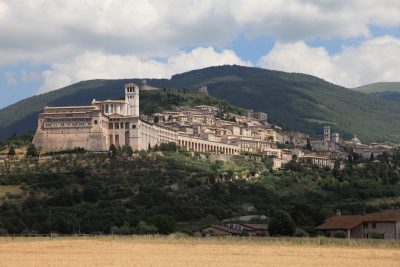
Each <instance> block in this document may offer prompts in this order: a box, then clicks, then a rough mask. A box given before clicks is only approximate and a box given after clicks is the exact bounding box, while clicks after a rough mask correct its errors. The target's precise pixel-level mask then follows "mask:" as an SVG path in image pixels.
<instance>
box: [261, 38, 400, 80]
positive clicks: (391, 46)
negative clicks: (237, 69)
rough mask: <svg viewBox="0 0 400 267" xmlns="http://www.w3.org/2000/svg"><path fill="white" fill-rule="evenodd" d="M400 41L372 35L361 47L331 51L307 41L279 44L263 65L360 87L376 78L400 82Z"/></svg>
mask: <svg viewBox="0 0 400 267" xmlns="http://www.w3.org/2000/svg"><path fill="white" fill-rule="evenodd" d="M399 53H400V40H399V39H396V38H394V37H392V36H382V37H377V38H371V39H369V40H367V41H365V42H363V43H361V44H359V45H357V46H349V47H344V48H343V50H342V51H341V52H340V53H337V54H332V55H331V54H329V53H328V52H327V51H326V49H325V48H323V47H310V46H308V45H307V44H306V43H305V42H303V41H299V42H294V43H279V42H278V43H276V44H275V46H274V47H273V48H272V50H271V51H270V52H269V53H268V54H267V55H265V56H263V57H262V58H261V59H260V61H259V63H258V64H259V66H261V67H265V68H271V69H277V70H283V71H288V72H302V73H308V74H312V75H316V76H318V77H321V78H323V79H325V80H328V81H330V82H334V83H336V84H340V85H343V86H347V87H356V86H360V85H364V84H368V83H373V82H376V81H398V80H399V77H400V58H399V57H397V56H396V55H399Z"/></svg>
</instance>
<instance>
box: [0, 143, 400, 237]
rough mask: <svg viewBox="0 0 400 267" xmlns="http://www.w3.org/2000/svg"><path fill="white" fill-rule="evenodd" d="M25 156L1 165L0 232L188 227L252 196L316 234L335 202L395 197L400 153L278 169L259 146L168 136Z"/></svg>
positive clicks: (371, 202) (340, 205) (347, 207)
mask: <svg viewBox="0 0 400 267" xmlns="http://www.w3.org/2000/svg"><path fill="white" fill-rule="evenodd" d="M23 140H24V139H23V138H22V140H20V142H23ZM3 145H5V147H4V149H7V147H10V146H8V145H6V144H3ZM28 151H29V150H28ZM30 151H31V152H30V153H32V150H30ZM32 155H33V156H29V157H24V158H21V159H20V160H8V161H5V162H3V163H2V164H1V165H0V166H1V169H0V232H1V233H12V234H15V233H49V232H57V233H68V234H70V233H104V234H108V233H115V234H132V233H135V234H145V233H161V234H167V233H171V232H176V231H180V232H186V233H192V232H193V231H195V230H197V229H199V228H200V227H202V226H205V225H207V224H211V223H218V222H219V221H220V220H223V219H228V218H233V217H237V216H241V215H246V214H248V212H246V211H244V210H243V209H242V208H241V205H242V204H244V203H252V204H254V206H255V208H256V211H255V212H254V213H255V214H264V215H267V216H269V217H270V218H271V219H273V218H274V216H278V215H277V214H282V213H285V214H288V215H289V217H290V220H291V221H293V222H294V224H295V225H296V227H297V228H298V229H302V230H304V231H306V232H307V233H308V234H310V235H315V234H316V232H315V231H314V227H315V226H316V225H318V224H320V223H321V222H322V221H323V220H324V219H325V218H327V217H328V216H330V215H332V214H334V213H335V211H336V210H339V209H340V210H341V211H342V213H343V214H346V213H347V214H361V213H364V212H375V211H379V210H381V209H391V208H396V207H398V206H399V205H400V201H399V198H398V197H399V196H400V153H399V152H395V153H394V154H393V155H383V156H381V157H379V158H377V159H370V160H367V161H362V160H361V159H359V158H357V157H354V158H352V159H351V160H350V161H348V162H347V165H346V167H345V168H344V169H342V170H340V169H339V168H335V169H333V170H329V169H320V168H317V167H314V166H302V165H299V164H298V163H296V162H295V161H292V162H290V163H289V164H287V165H286V167H285V169H284V170H281V171H273V170H272V169H271V163H270V162H269V159H263V158H262V157H261V156H260V155H257V154H248V155H240V156H235V157H234V158H233V159H232V160H231V161H230V162H226V163H224V162H222V161H218V160H217V161H214V160H211V158H210V155H209V154H198V153H193V152H188V151H186V150H183V149H180V148H179V147H176V146H175V145H173V144H165V145H161V146H160V147H155V148H154V149H152V151H148V152H146V151H140V152H137V153H133V152H132V151H131V150H129V149H127V148H121V149H119V148H113V149H111V150H110V152H109V153H106V154H92V153H87V152H85V151H82V150H79V151H64V152H60V153H53V154H47V155H42V156H41V159H38V158H37V157H36V156H35V154H34V153H33V154H32ZM9 157H11V158H12V157H13V156H9Z"/></svg>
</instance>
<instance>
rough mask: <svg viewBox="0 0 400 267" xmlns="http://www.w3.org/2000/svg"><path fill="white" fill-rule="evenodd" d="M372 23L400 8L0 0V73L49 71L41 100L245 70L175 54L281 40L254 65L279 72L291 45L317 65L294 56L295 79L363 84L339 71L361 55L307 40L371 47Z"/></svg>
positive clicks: (249, 1)
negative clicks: (81, 89) (58, 91)
mask: <svg viewBox="0 0 400 267" xmlns="http://www.w3.org/2000/svg"><path fill="white" fill-rule="evenodd" d="M371 25H374V26H382V27H386V26H392V27H398V26H399V25H400V1H395V0H380V1H375V0H349V1H337V0H268V1H265V0H219V1H215V0H169V1H165V0H152V1H148V0H135V1H131V0H68V1H67V0H63V1H61V0H60V1H54V0H29V1H15V0H0V32H1V38H0V65H3V66H4V65H5V66H8V65H11V64H21V62H24V63H25V62H28V63H33V64H38V65H50V68H49V70H48V71H46V72H45V73H44V74H43V77H44V80H45V81H44V84H43V86H42V87H41V92H44V91H47V90H50V89H55V88H58V87H60V86H63V85H66V84H69V83H71V82H75V81H78V80H83V79H89V78H121V77H132V76H136V77H137V76H150V77H169V76H170V75H171V74H173V73H175V72H182V71H187V70H189V69H192V68H196V67H204V66H209V65H213V64H222V63H219V62H223V63H243V64H249V63H248V62H243V60H240V59H239V58H238V57H237V56H236V55H235V54H234V52H232V51H227V50H224V51H222V52H220V53H218V52H216V51H215V50H213V49H212V48H208V50H210V49H211V50H212V51H211V52H212V53H211V52H207V56H204V55H203V54H202V53H206V52H204V51H203V50H204V48H203V50H201V49H200V50H196V49H193V50H192V51H190V52H181V51H182V50H185V49H187V48H188V47H190V48H193V47H215V49H217V50H218V51H220V50H221V49H222V48H224V47H226V45H227V44H228V43H230V42H231V41H233V40H235V39H236V38H238V36H241V35H242V34H244V35H245V36H250V37H258V36H273V37H275V38H276V40H277V41H278V43H277V45H276V46H275V48H274V51H273V53H272V54H270V56H269V57H265V58H263V59H262V60H261V61H260V62H261V63H260V64H262V65H265V66H274V67H278V66H280V65H281V64H283V63H281V62H280V61H279V58H277V57H275V58H274V57H273V56H274V55H277V54H279V53H281V54H282V56H285V53H284V52H283V49H284V48H285V47H290V48H292V49H295V50H298V51H299V54H301V53H303V54H308V57H306V59H307V60H308V62H311V58H314V59H315V60H317V61H315V62H314V61H313V63H312V64H308V65H307V66H304V65H305V64H300V63H297V62H298V61H299V60H300V58H298V60H297V61H295V60H294V59H293V58H292V59H291V62H292V63H293V66H292V68H293V67H294V66H296V64H297V65H298V67H299V68H300V67H306V68H305V69H302V70H301V69H299V71H302V72H308V71H310V72H311V73H313V74H317V73H323V74H324V75H325V76H323V77H326V78H327V79H330V80H332V81H339V82H340V83H342V84H358V83H360V82H362V81H363V80H365V78H364V77H366V76H367V74H362V73H367V71H365V70H364V69H363V68H362V66H361V65H360V67H355V68H354V69H358V70H359V71H360V72H361V74H357V75H356V77H354V75H352V74H354V73H355V71H352V72H351V73H352V74H351V75H350V74H349V73H347V72H345V71H342V70H341V68H339V67H338V66H339V64H349V62H346V60H345V59H344V57H345V55H347V56H348V57H350V56H351V55H358V54H357V51H359V49H361V47H356V48H355V50H352V48H351V47H349V48H346V50H344V51H343V52H342V53H341V54H339V55H329V53H327V51H326V50H325V49H324V48H312V47H308V46H306V45H305V43H304V41H307V40H312V39H315V38H322V39H330V38H339V39H346V38H353V37H358V38H361V39H362V40H367V41H366V42H365V43H366V45H367V44H369V45H372V41H370V40H369V39H370V38H372V37H373V36H372V34H371V31H370V26H371ZM392 41H393V40H392ZM390 43H391V44H392V43H393V42H390ZM372 46H374V45H372ZM381 46H382V45H381ZM365 49H367V48H365ZM208 50H207V49H206V50H205V51H208ZM196 53H198V54H196ZM376 53H378V52H376ZM294 56H295V55H292V57H294ZM297 57H299V55H297ZM358 57H360V56H358ZM154 58H163V59H165V60H166V62H165V61H156V60H153V59H154ZM392 60H393V59H392ZM319 61H321V62H319ZM387 61H390V60H389V59H387ZM390 63H391V61H390ZM112 64H115V66H116V67H112ZM122 65H124V66H125V69H124V68H122ZM311 65H312V66H311ZM126 66H128V67H126ZM283 67H287V66H283ZM346 68H348V67H346ZM371 73H372V72H371ZM380 73H382V72H380ZM391 73H393V71H390V70H388V71H387V74H385V75H383V76H377V77H374V81H377V80H379V78H381V77H389V76H390V77H392V76H393V75H394V74H391ZM337 75H339V77H337Z"/></svg>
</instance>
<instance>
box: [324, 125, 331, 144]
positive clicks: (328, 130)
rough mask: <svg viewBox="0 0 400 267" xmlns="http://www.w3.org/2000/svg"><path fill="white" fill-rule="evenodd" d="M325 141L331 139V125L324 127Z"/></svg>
mask: <svg viewBox="0 0 400 267" xmlns="http://www.w3.org/2000/svg"><path fill="white" fill-rule="evenodd" d="M324 141H331V127H330V126H325V127H324Z"/></svg>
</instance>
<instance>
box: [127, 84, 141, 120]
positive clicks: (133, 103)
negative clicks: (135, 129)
mask: <svg viewBox="0 0 400 267" xmlns="http://www.w3.org/2000/svg"><path fill="white" fill-rule="evenodd" d="M125 101H126V103H127V111H126V114H127V115H128V116H133V117H139V86H138V85H136V84H134V83H128V84H125Z"/></svg>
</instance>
